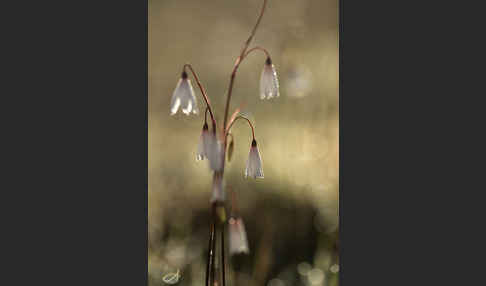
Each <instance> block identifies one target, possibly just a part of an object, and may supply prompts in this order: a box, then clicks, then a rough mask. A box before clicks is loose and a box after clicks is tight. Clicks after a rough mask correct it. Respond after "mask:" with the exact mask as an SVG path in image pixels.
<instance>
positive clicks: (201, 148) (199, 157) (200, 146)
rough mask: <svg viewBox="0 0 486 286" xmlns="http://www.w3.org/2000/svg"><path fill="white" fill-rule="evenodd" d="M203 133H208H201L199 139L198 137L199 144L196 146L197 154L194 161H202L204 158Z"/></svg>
mask: <svg viewBox="0 0 486 286" xmlns="http://www.w3.org/2000/svg"><path fill="white" fill-rule="evenodd" d="M204 133H208V132H207V131H203V133H202V134H201V137H199V143H198V144H197V153H196V160H198V161H200V160H204V158H205V157H206V152H205V151H204Z"/></svg>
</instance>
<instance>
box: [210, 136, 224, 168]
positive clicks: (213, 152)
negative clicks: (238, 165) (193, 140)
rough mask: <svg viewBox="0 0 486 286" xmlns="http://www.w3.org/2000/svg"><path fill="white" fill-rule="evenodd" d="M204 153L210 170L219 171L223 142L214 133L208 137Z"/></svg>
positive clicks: (221, 161)
mask: <svg viewBox="0 0 486 286" xmlns="http://www.w3.org/2000/svg"><path fill="white" fill-rule="evenodd" d="M206 154H207V157H208V160H209V167H210V168H211V170H213V171H221V170H222V169H223V143H221V141H220V140H218V139H217V138H216V135H215V134H214V133H211V134H210V136H209V138H208V144H207V148H206Z"/></svg>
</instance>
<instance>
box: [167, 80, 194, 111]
mask: <svg viewBox="0 0 486 286" xmlns="http://www.w3.org/2000/svg"><path fill="white" fill-rule="evenodd" d="M179 107H181V109H182V112H183V113H184V114H186V115H189V114H191V113H193V114H198V113H199V109H198V107H197V101H196V96H195V95H194V89H193V88H192V85H191V80H190V79H189V78H188V77H187V73H186V72H185V71H184V72H182V76H181V78H180V79H179V82H178V83H177V86H176V88H175V90H174V93H173V94H172V99H171V102H170V115H174V114H176V113H177V111H178V110H179Z"/></svg>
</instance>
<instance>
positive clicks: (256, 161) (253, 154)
mask: <svg viewBox="0 0 486 286" xmlns="http://www.w3.org/2000/svg"><path fill="white" fill-rule="evenodd" d="M246 177H253V178H254V179H256V178H263V169H262V159H261V158H260V151H258V146H257V142H256V141H255V139H253V141H252V142H251V148H250V154H249V155H248V160H247V161H246V170H245V178H246Z"/></svg>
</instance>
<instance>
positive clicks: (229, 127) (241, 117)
mask: <svg viewBox="0 0 486 286" xmlns="http://www.w3.org/2000/svg"><path fill="white" fill-rule="evenodd" d="M238 119H245V120H246V121H247V122H248V124H249V125H250V127H251V135H252V136H253V140H255V128H253V124H251V121H250V119H248V118H246V117H243V116H236V117H235V119H234V120H233V121H231V122H230V123H229V126H228V128H227V129H226V134H228V132H229V131H230V129H231V127H233V124H234V123H235V122H236V120H238Z"/></svg>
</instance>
